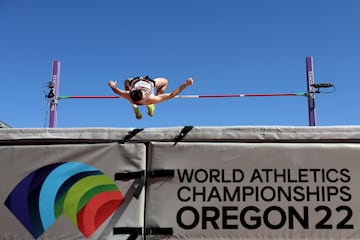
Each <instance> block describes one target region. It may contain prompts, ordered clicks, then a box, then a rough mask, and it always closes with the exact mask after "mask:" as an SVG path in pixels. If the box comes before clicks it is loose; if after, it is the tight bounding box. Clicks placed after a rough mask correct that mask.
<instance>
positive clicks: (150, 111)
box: [146, 104, 155, 117]
mask: <svg viewBox="0 0 360 240" xmlns="http://www.w3.org/2000/svg"><path fill="white" fill-rule="evenodd" d="M146 107H147V110H148V115H149V116H150V117H152V116H154V112H155V105H154V104H150V105H147V106H146Z"/></svg>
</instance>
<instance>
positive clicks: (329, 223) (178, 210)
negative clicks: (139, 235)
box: [145, 142, 360, 239]
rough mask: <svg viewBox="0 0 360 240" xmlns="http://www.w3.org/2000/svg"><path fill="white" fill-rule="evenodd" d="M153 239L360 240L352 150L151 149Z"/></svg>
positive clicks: (356, 160)
mask: <svg viewBox="0 0 360 240" xmlns="http://www.w3.org/2000/svg"><path fill="white" fill-rule="evenodd" d="M150 148H151V151H150V152H151V156H150V158H151V162H150V166H149V168H150V169H151V170H153V171H154V170H167V172H168V173H171V171H173V174H168V176H164V175H163V176H158V177H153V178H149V179H148V188H147V206H146V214H145V217H146V226H147V227H149V228H155V229H156V228H157V229H160V230H161V229H167V233H168V234H166V233H164V235H163V236H160V235H159V236H157V238H154V239H180V238H181V239H359V238H360V191H359V189H360V188H359V184H360V174H359V173H360V145H359V144H356V143H335V142H334V143H295V142H293V143H286V142H282V143H280V142H279V143H251V142H250V143H226V142H218V143H206V142H204V143H199V142H197V143H195V142H194V143H190V142H189V143H177V144H176V145H174V144H173V143H162V142H154V143H152V144H151V145H150Z"/></svg>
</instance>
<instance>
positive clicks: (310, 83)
mask: <svg viewBox="0 0 360 240" xmlns="http://www.w3.org/2000/svg"><path fill="white" fill-rule="evenodd" d="M306 81H307V97H308V112H309V126H316V111H315V91H314V68H313V58H312V57H306Z"/></svg>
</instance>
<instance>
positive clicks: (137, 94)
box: [130, 89, 143, 102]
mask: <svg viewBox="0 0 360 240" xmlns="http://www.w3.org/2000/svg"><path fill="white" fill-rule="evenodd" d="M130 98H131V100H133V101H134V102H137V101H140V100H141V99H142V98H143V94H142V91H141V90H139V89H135V90H132V91H130Z"/></svg>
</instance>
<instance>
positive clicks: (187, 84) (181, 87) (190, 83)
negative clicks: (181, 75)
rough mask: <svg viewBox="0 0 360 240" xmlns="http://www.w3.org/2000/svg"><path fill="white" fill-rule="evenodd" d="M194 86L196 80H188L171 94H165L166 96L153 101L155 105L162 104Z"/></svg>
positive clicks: (159, 96) (162, 95) (156, 97)
mask: <svg viewBox="0 0 360 240" xmlns="http://www.w3.org/2000/svg"><path fill="white" fill-rule="evenodd" d="M193 84H194V80H193V79H192V78H188V79H186V81H185V82H184V83H183V84H181V85H180V86H179V87H177V88H176V89H175V90H174V91H172V92H171V93H164V94H160V95H158V96H155V97H154V99H153V103H160V102H163V101H166V100H169V99H171V98H174V97H175V96H177V95H179V94H180V93H181V92H182V91H183V90H184V89H185V88H186V87H188V86H191V85H193Z"/></svg>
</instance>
